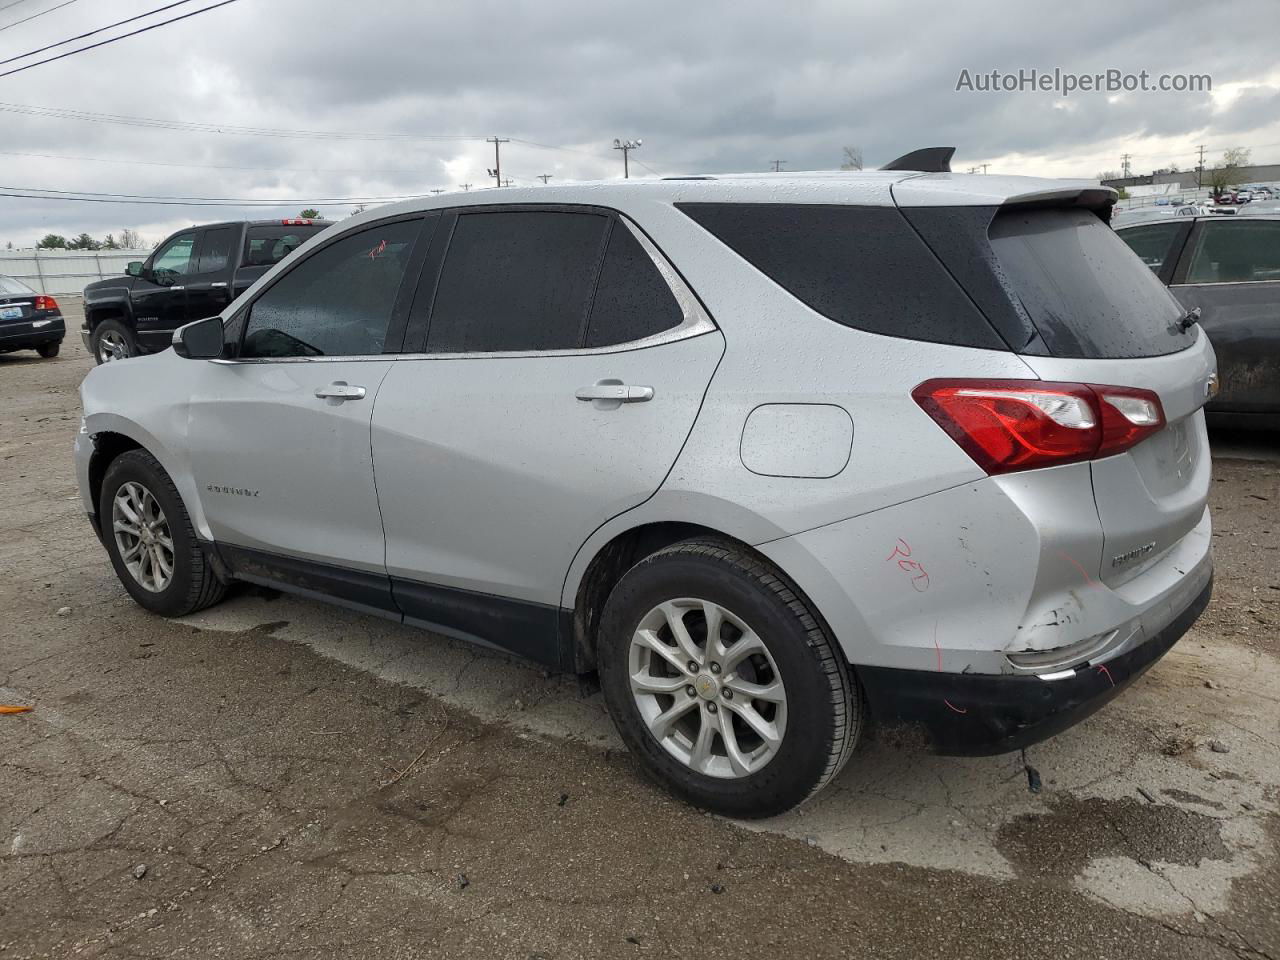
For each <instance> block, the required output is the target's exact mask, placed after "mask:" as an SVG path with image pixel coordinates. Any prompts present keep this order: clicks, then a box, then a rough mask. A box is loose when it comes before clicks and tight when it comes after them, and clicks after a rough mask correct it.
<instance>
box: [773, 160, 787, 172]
mask: <svg viewBox="0 0 1280 960" xmlns="http://www.w3.org/2000/svg"><path fill="white" fill-rule="evenodd" d="M769 162H770V163H772V164H773V172H774V173H780V172H781V171H782V165H783V164H784V163H786V162H787V161H785V160H770V161H769Z"/></svg>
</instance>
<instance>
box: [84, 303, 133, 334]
mask: <svg viewBox="0 0 1280 960" xmlns="http://www.w3.org/2000/svg"><path fill="white" fill-rule="evenodd" d="M106 320H120V321H123V322H124V323H125V324H126V325H127V326H129V327H130V328H132V327H133V312H132V311H131V310H130V309H129V304H128V302H127V301H124V300H108V301H105V302H102V303H95V304H93V305H92V306H86V307H85V311H84V322H85V326H87V327H88V328H89V332H90V333H92V332H93V331H94V330H96V329H98V326H99V325H100V324H102V323H103V322H104V321H106Z"/></svg>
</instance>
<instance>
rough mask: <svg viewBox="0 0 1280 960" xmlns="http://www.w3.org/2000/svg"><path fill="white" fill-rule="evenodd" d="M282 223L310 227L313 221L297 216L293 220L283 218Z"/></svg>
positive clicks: (287, 225)
mask: <svg viewBox="0 0 1280 960" xmlns="http://www.w3.org/2000/svg"><path fill="white" fill-rule="evenodd" d="M280 223H281V224H283V225H284V226H286V227H309V226H311V225H312V221H310V220H299V219H297V218H294V219H293V220H281V221H280Z"/></svg>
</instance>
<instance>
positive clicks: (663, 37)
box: [0, 0, 1280, 245]
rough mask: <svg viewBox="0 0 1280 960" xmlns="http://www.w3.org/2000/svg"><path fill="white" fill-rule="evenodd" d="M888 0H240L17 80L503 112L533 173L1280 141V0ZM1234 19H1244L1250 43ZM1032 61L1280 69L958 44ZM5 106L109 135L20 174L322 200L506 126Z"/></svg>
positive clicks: (74, 20) (1174, 149) (24, 178)
mask: <svg viewBox="0 0 1280 960" xmlns="http://www.w3.org/2000/svg"><path fill="white" fill-rule="evenodd" d="M158 5H159V3H158V0H94V2H93V3H92V4H90V3H87V2H85V3H77V4H72V5H71V6H69V7H67V8H66V10H65V11H58V12H56V13H53V14H50V15H49V16H47V17H43V18H41V19H39V20H36V21H34V22H33V23H31V24H28V25H24V26H22V27H18V28H15V29H13V30H11V31H4V32H0V46H2V47H3V49H5V50H8V51H13V52H20V51H22V50H24V49H30V48H32V47H36V46H40V45H42V44H43V43H47V42H50V41H52V40H55V39H59V38H61V37H64V36H69V35H71V34H73V33H76V32H80V31H82V30H84V29H89V28H91V27H94V26H97V25H100V24H102V23H106V22H110V21H111V20H115V19H120V18H123V17H126V16H130V15H133V14H135V13H138V12H140V11H142V10H146V9H149V8H151V7H153V6H158ZM870 6H871V5H861V4H860V5H854V4H849V3H841V2H836V0H831V2H799V3H790V4H771V5H764V4H756V3H743V2H737V3H732V2H722V0H707V2H701V3H691V2H689V0H683V2H680V3H675V2H665V0H664V2H654V3H649V4H645V5H638V4H628V5H626V6H625V7H622V6H616V5H612V4H601V3H599V2H598V0H597V2H594V3H587V2H576V0H575V2H569V0H541V2H539V3H536V4H534V3H511V4H502V3H494V2H478V3H468V4H444V3H435V4H424V3H420V2H413V0H380V2H377V3H363V4H355V3H352V2H350V0H241V2H240V3H236V4H233V5H231V6H229V7H226V8H224V9H222V10H219V11H215V12H213V13H210V14H208V15H205V16H202V17H197V18H194V19H192V20H190V21H187V22H185V23H183V24H179V25H175V26H174V27H171V28H166V29H163V30H158V31H154V32H153V33H150V34H147V35H145V36H142V37H138V38H135V39H131V40H126V41H123V42H121V43H119V44H115V45H112V46H109V47H106V48H104V49H102V50H99V51H95V52H92V53H89V54H85V55H83V56H77V57H73V58H70V59H68V60H64V61H61V62H59V63H55V64H50V65H48V66H44V67H40V68H37V69H35V70H31V71H28V72H26V73H24V74H20V75H18V76H15V77H10V78H6V79H5V80H3V81H0V101H5V102H10V103H20V104H40V105H49V106H56V107H70V108H75V109H80V110H89V111H98V112H102V113H111V114H123V115H132V116H143V117H155V118H164V119H174V120H185V121H191V122H202V123H207V122H215V123H222V124H231V125H239V126H256V127H273V128H288V129H309V130H330V131H355V132H369V133H391V134H412V135H415V136H432V135H434V136H446V137H447V136H453V137H460V136H471V137H485V136H490V135H493V134H498V135H500V136H504V137H511V138H513V142H512V143H509V144H507V145H505V146H504V154H503V169H504V172H505V173H507V174H508V175H509V176H511V177H513V178H515V179H516V180H517V182H522V183H528V182H531V181H532V179H533V178H534V177H535V176H536V175H538V174H541V173H551V174H553V175H555V176H556V177H560V178H595V177H603V176H618V175H620V172H621V158H620V157H619V156H618V155H617V154H616V153H615V152H614V151H613V150H611V149H610V144H611V141H612V138H613V137H617V136H625V137H643V138H644V141H645V145H644V147H643V148H641V149H640V150H639V151H637V152H636V153H635V154H634V155H633V159H634V160H636V161H637V166H636V167H635V168H633V169H634V172H636V173H639V174H641V175H644V174H649V173H655V172H656V173H659V174H671V173H682V172H695V171H707V170H735V171H737V170H764V169H767V168H768V163H769V161H770V160H772V159H775V158H777V159H784V160H786V161H787V166H788V168H789V169H804V168H809V169H813V168H831V167H834V166H836V165H837V164H838V163H839V161H840V156H841V147H842V146H843V145H845V144H856V145H858V146H860V147H861V148H862V149H863V152H864V154H865V156H866V159H867V161H868V163H869V164H875V163H882V162H884V161H886V160H888V159H890V158H891V157H893V156H896V155H897V154H899V153H903V152H905V151H907V150H909V149H912V148H914V147H917V146H922V145H932V144H954V145H956V146H957V147H958V148H959V155H958V157H957V166H958V167H959V168H962V167H963V166H964V165H967V164H973V163H979V162H983V161H987V162H993V163H994V164H995V166H994V167H993V169H999V170H1001V172H1015V173H1042V172H1048V173H1050V174H1053V175H1078V176H1092V175H1094V174H1095V173H1096V172H1097V170H1098V169H1101V168H1102V167H1103V166H1108V167H1116V166H1118V165H1119V154H1120V153H1121V152H1130V153H1133V154H1134V155H1135V167H1136V168H1137V169H1143V168H1146V167H1151V166H1160V165H1164V164H1166V163H1169V162H1177V163H1179V164H1182V165H1184V166H1186V165H1190V163H1192V162H1193V160H1194V157H1193V153H1194V149H1195V146H1196V144H1198V143H1201V142H1204V143H1208V144H1210V146H1211V147H1212V152H1213V153H1214V155H1217V154H1218V153H1220V152H1221V148H1222V147H1223V146H1225V145H1228V143H1237V142H1238V143H1240V144H1242V145H1245V146H1252V147H1254V157H1255V159H1266V158H1268V157H1280V120H1278V119H1277V117H1280V113H1278V112H1277V110H1276V109H1275V108H1276V106H1277V102H1278V98H1280V67H1278V66H1277V63H1276V55H1275V53H1274V44H1273V42H1272V38H1273V37H1274V36H1275V35H1276V33H1277V28H1278V27H1280V7H1277V6H1276V4H1275V3H1274V0H1229V2H1225V3H1220V4H1218V5H1217V6H1216V7H1215V8H1214V10H1213V15H1212V17H1210V16H1208V15H1207V13H1206V8H1205V7H1204V6H1203V4H1200V3H1191V2H1186V0H1176V2H1170V0H1161V2H1156V0H1140V2H1136V3H1131V4H1128V5H1121V4H1117V3H1114V2H1113V0H1108V2H1101V0H1078V2H1074V3H1071V4H1062V3H1056V2H1055V3H1044V4H1031V3H1025V2H1024V3H1004V2H1001V3H997V2H991V0H971V2H969V3H966V4H955V3H941V2H929V3H917V4H915V5H913V6H912V7H911V8H909V9H908V8H902V7H896V6H894V7H890V6H885V7H883V8H870V9H869V7H870ZM82 8H83V9H82ZM6 16H9V15H0V26H2V25H3V22H8V21H7V20H6V19H5V17H6ZM1222 24H1231V25H1233V27H1232V39H1231V42H1230V43H1223V42H1222V41H1221V39H1220V36H1219V27H1220V25H1222ZM0 58H2V57H0ZM1020 67H1025V68H1032V67H1034V68H1038V69H1041V70H1052V69H1053V68H1054V67H1061V68H1063V69H1064V70H1071V71H1074V72H1077V73H1088V72H1095V71H1103V70H1106V69H1108V68H1116V69H1120V70H1125V71H1134V72H1136V71H1138V70H1143V69H1145V70H1148V71H1151V72H1152V73H1153V74H1159V73H1162V72H1168V73H1175V72H1196V73H1209V74H1211V75H1212V76H1213V80H1214V84H1215V88H1216V89H1218V90H1219V91H1221V90H1222V89H1223V88H1224V87H1225V86H1226V85H1228V84H1234V83H1263V82H1264V81H1265V83H1266V84H1268V85H1265V86H1262V87H1260V88H1255V89H1253V90H1250V91H1246V92H1245V93H1243V94H1242V95H1241V96H1239V97H1238V98H1236V99H1235V100H1234V101H1232V102H1230V103H1225V104H1224V103H1216V102H1215V101H1214V100H1213V99H1211V98H1210V97H1208V96H1206V95H1204V94H1149V95H1143V94H1130V95H1125V96H1121V97H1117V98H1108V97H1107V96H1105V95H1102V94H1077V95H1075V96H1073V97H1071V98H1070V99H1069V100H1068V101H1067V102H1066V103H1065V105H1064V103H1063V101H1062V100H1061V99H1060V98H1057V97H1055V96H1053V95H1050V94H1038V93H1035V94H1033V93H1014V94H978V93H965V92H960V93H957V92H956V91H955V84H956V79H957V77H958V75H959V73H960V71H961V69H966V68H967V69H969V70H971V71H989V70H991V69H1000V70H1004V71H1016V70H1017V69H1018V68H1020ZM0 125H2V127H3V130H4V136H3V137H2V138H0V150H7V151H11V152H25V153H37V154H55V155H64V156H78V157H93V158H99V159H98V160H54V159H47V158H37V157H18V156H12V155H9V154H5V153H0V171H2V173H0V184H5V185H10V186H25V187H46V188H54V189H64V190H95V191H113V192H123V193H135V194H151V195H181V196H197V195H198V196H210V197H224V196H225V197H262V198H294V197H297V198H300V199H302V198H319V197H343V196H391V195H400V194H406V193H422V192H425V191H426V190H428V189H430V188H433V187H443V188H448V189H453V188H456V187H457V185H458V184H459V183H463V182H470V183H473V184H476V185H477V186H480V185H484V184H486V183H489V182H491V181H489V180H487V179H486V177H485V172H484V171H485V167H487V166H489V165H490V164H491V163H492V148H491V147H489V146H488V145H486V144H484V143H483V142H477V141H459V140H426V139H423V140H392V141H377V140H370V141H346V140H303V139H289V138H272V137H249V136H233V135H228V134H218V133H197V132H190V131H184V130H156V129H142V128H134V127H127V126H118V125H113V124H108V123H97V122H82V121H71V120H61V119H52V118H44V117H33V116H25V115H21V114H12V113H0ZM519 140H524V141H533V142H535V143H537V144H542V145H551V146H554V147H557V148H560V149H548V148H547V147H546V146H534V145H531V144H529V143H521V142H517V141H519ZM1015 157H1024V158H1027V157H1032V158H1039V159H1038V160H1036V161H1034V162H1032V161H1022V162H1017V163H1015V161H1014V160H1013V159H1012V158H1015ZM103 161H122V162H103ZM138 161H148V162H147V163H141V162H138ZM160 164H188V165H189V166H163V165H160ZM226 168H253V169H226ZM349 208H350V205H349V204H347V205H344V204H334V205H330V206H327V207H324V208H323V209H324V212H325V213H326V214H328V215H332V216H343V215H345V214H346V213H347V212H349ZM296 212H297V211H296V210H294V209H292V208H281V209H280V210H278V211H271V212H270V215H275V214H281V215H284V214H288V213H296ZM241 214H242V211H239V210H219V209H211V208H197V207H161V206H150V207H144V206H127V205H114V204H78V203H68V202H59V201H52V200H19V199H12V198H0V243H3V242H4V241H6V240H9V241H12V242H14V243H15V244H17V245H29V244H30V243H32V242H34V240H36V239H38V237H39V236H41V235H42V234H43V233H45V232H58V233H64V234H66V233H78V232H80V231H81V230H87V231H89V232H90V233H92V234H95V235H101V234H104V233H106V232H107V231H108V230H114V231H116V232H118V231H119V229H120V228H121V227H124V226H131V227H135V228H138V229H141V230H142V231H143V232H144V234H147V235H149V236H150V237H152V239H158V238H159V237H160V236H161V235H163V234H164V233H166V232H168V231H169V230H170V229H173V228H175V227H176V226H179V225H182V224H186V223H190V222H200V221H208V220H214V219H222V218H227V217H234V216H238V215H241ZM257 215H268V214H267V213H264V212H259V214H257Z"/></svg>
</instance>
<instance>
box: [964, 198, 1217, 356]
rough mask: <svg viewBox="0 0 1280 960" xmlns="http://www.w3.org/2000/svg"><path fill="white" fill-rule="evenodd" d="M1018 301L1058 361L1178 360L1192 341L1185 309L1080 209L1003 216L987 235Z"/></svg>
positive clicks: (1104, 227) (1121, 244) (1013, 212)
mask: <svg viewBox="0 0 1280 960" xmlns="http://www.w3.org/2000/svg"><path fill="white" fill-rule="evenodd" d="M988 236H989V237H990V240H991V249H992V250H993V251H994V253H995V255H996V259H997V260H998V261H999V265H1000V267H1001V268H1002V272H1003V273H1004V275H1005V279H1006V282H1007V284H1008V288H1009V291H1010V295H1011V296H1013V297H1016V298H1017V300H1018V301H1019V302H1020V303H1021V305H1022V307H1023V309H1024V310H1025V311H1026V314H1027V316H1028V317H1029V318H1030V319H1031V322H1032V323H1033V324H1035V327H1036V329H1037V331H1038V332H1039V334H1040V337H1041V338H1042V339H1043V341H1044V344H1045V346H1046V347H1047V350H1048V353H1049V354H1050V355H1051V356H1055V357H1073V358H1081V359H1111V358H1122V357H1154V356H1161V355H1163V354H1167V353H1176V352H1178V351H1179V350H1182V349H1185V348H1186V347H1189V346H1190V345H1191V344H1192V343H1194V342H1195V338H1196V334H1195V329H1194V327H1193V328H1191V329H1190V330H1187V331H1186V332H1183V331H1180V330H1179V329H1178V328H1177V325H1176V324H1177V321H1178V320H1179V319H1180V318H1181V316H1182V314H1183V310H1182V309H1181V308H1179V307H1178V305H1177V303H1176V302H1175V301H1174V299H1173V297H1172V296H1171V295H1170V294H1169V292H1168V290H1166V289H1165V287H1164V284H1162V283H1161V282H1160V281H1159V280H1158V279H1157V278H1156V277H1155V276H1154V275H1153V274H1152V273H1151V271H1150V270H1149V269H1148V268H1147V267H1146V266H1145V265H1144V264H1143V262H1142V260H1140V259H1139V258H1138V257H1137V256H1135V255H1134V253H1133V251H1131V250H1130V249H1129V248H1128V247H1127V246H1126V245H1125V243H1124V241H1123V240H1121V239H1120V238H1119V237H1118V236H1116V234H1115V231H1113V230H1112V229H1111V228H1110V227H1109V226H1107V225H1106V224H1105V223H1103V222H1102V220H1100V219H1099V218H1098V216H1097V215H1096V214H1094V213H1091V212H1090V211H1088V210H1082V209H1027V210H1018V209H1013V210H1004V211H1002V212H1000V213H998V214H996V216H995V218H994V219H993V220H992V221H991V227H990V229H989V230H988Z"/></svg>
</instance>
